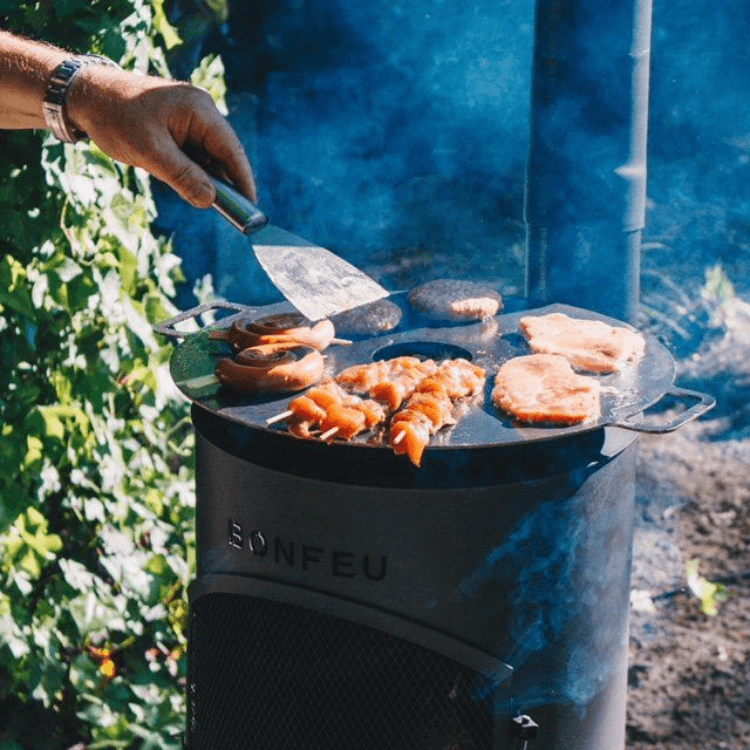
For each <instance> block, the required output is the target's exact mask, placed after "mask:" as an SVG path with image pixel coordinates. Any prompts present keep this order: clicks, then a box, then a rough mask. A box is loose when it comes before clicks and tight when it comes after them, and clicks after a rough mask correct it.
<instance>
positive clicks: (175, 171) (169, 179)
mask: <svg viewBox="0 0 750 750" xmlns="http://www.w3.org/2000/svg"><path fill="white" fill-rule="evenodd" d="M161 156H162V163H161V164H160V167H159V170H158V171H154V174H155V175H156V177H158V178H159V179H160V180H162V181H163V182H166V183H167V184H168V185H169V186H170V187H172V188H173V189H174V190H175V191H176V192H177V194H178V195H179V196H180V197H181V198H183V199H184V200H186V201H187V202H188V203H190V204H192V205H193V206H195V207H196V208H208V207H209V206H210V205H211V204H212V203H213V201H214V198H215V197H216V188H215V187H214V185H213V183H212V182H211V180H210V179H209V177H208V175H207V174H206V172H205V171H204V170H203V169H201V167H200V166H198V164H196V163H195V162H194V161H192V160H191V159H190V158H189V157H188V156H186V155H185V153H184V152H183V151H181V150H180V149H179V148H178V147H177V144H176V143H174V142H171V143H170V144H169V145H168V146H167V147H166V148H164V149H163V150H162V153H161Z"/></svg>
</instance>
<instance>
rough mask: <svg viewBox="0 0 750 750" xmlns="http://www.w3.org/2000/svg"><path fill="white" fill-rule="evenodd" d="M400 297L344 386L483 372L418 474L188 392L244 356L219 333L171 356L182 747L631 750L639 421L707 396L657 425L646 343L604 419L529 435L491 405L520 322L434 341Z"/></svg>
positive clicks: (444, 331) (656, 388)
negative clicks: (185, 692)
mask: <svg viewBox="0 0 750 750" xmlns="http://www.w3.org/2000/svg"><path fill="white" fill-rule="evenodd" d="M394 300H395V301H397V302H398V303H399V304H401V305H402V306H403V307H404V313H405V314H404V319H403V321H402V324H401V325H400V326H399V328H398V329H397V330H395V331H394V332H392V333H389V334H386V335H381V336H377V337H373V338H364V339H362V340H359V341H356V342H355V343H354V344H353V345H352V346H350V347H331V348H330V349H329V350H327V353H329V352H330V353H329V354H328V359H329V366H330V367H331V369H332V371H336V372H338V371H340V370H341V369H342V368H343V367H344V366H346V365H347V364H349V363H352V364H353V363H355V362H365V361H370V360H372V359H378V358H390V357H391V356H398V355H401V354H417V355H423V356H431V357H434V358H446V357H456V356H463V357H466V358H467V359H471V360H472V361H474V362H475V363H476V364H480V365H482V366H484V367H485V368H486V369H487V372H488V384H487V393H486V394H485V399H484V402H483V403H481V404H478V405H476V406H475V407H473V408H472V409H470V411H469V413H468V414H467V415H466V416H465V417H464V418H463V419H461V420H460V421H459V423H458V425H456V426H455V427H454V428H452V430H449V431H447V432H446V433H445V434H442V435H438V436H436V437H435V438H433V441H432V443H431V446H430V447H429V448H428V450H427V451H426V452H425V455H424V459H423V464H422V466H421V467H420V468H417V467H415V466H412V465H411V464H410V463H409V462H408V460H406V459H405V457H404V456H395V455H394V454H393V452H392V450H391V449H390V448H389V447H388V446H383V445H377V444H370V443H368V442H367V441H366V440H362V441H359V442H358V441H356V440H355V441H353V442H351V443H346V444H345V443H338V444H332V445H329V444H326V443H323V442H321V441H316V440H300V439H296V438H294V437H292V436H291V435H289V434H287V433H286V432H285V430H284V428H283V426H282V425H279V424H276V425H273V427H270V428H269V427H268V426H267V425H266V423H265V420H266V419H267V418H268V417H269V416H272V415H273V414H275V413H279V412H281V411H283V410H284V408H285V405H286V403H287V402H288V398H279V397H277V396H274V397H271V398H267V399H260V398H256V399H250V398H243V397H240V396H237V395H233V394H231V393H226V392H225V391H224V389H222V388H221V387H219V386H216V385H213V386H199V388H198V389H197V390H191V388H192V385H194V384H195V383H196V382H197V381H196V376H198V381H200V376H202V375H204V374H205V373H206V371H207V368H210V367H212V366H213V364H212V363H213V362H215V361H216V357H217V356H220V355H221V347H226V346H227V344H226V343H224V342H221V341H216V340H214V339H213V338H212V337H211V336H210V335H208V333H207V331H206V330H205V329H204V331H201V332H199V333H197V334H194V335H192V336H190V337H189V338H187V339H186V340H185V342H183V343H182V344H181V345H180V346H179V347H178V348H177V349H176V350H175V354H174V356H173V358H172V374H173V377H174V378H175V381H176V382H177V383H178V385H180V386H181V387H182V388H183V390H185V392H186V393H187V394H188V395H189V396H190V397H191V398H192V399H193V401H194V406H193V422H194V425H195V428H196V431H197V434H198V450H197V463H196V478H197V555H198V566H197V568H198V569H197V577H196V580H195V582H194V584H193V587H192V591H191V618H190V632H189V639H190V668H189V677H188V679H189V716H188V726H187V733H186V745H187V748H188V750H208V749H209V748H218V747H220V748H222V749H223V750H240V748H242V749H243V750H245V749H249V748H263V749H264V750H320V749H322V748H326V749H327V750H339V749H340V750H351V749H352V748H357V750H370V749H372V750H376V749H377V750H383V749H384V748H393V749H394V750H401V749H402V748H403V750H422V749H424V750H433V749H434V750H443V749H444V748H446V747H450V748H461V749H462V750H504V749H505V748H523V747H525V745H524V743H528V745H527V747H528V748H534V749H535V750H536V749H537V748H540V749H541V748H544V749H545V750H546V749H554V750H558V749H562V748H576V750H580V749H582V748H583V749H585V748H591V750H621V749H622V747H623V744H624V726H625V719H624V717H625V695H626V666H627V620H628V602H629V588H630V555H631V543H632V524H633V505H634V494H635V492H634V486H635V449H636V435H637V433H636V432H635V431H634V429H659V430H665V429H675V428H676V427H677V426H679V424H681V423H682V422H683V421H686V420H687V419H689V418H691V417H693V416H696V415H697V414H698V413H699V411H700V410H703V411H705V410H706V409H707V408H709V406H710V405H709V404H708V402H707V400H706V399H703V398H702V397H701V394H691V395H693V396H695V397H696V398H698V400H699V402H700V403H699V404H698V405H697V406H695V407H692V408H691V409H690V410H688V412H687V413H686V414H687V416H685V415H683V417H681V418H679V419H678V420H676V421H675V422H673V423H671V424H669V425H666V426H660V427H658V428H648V427H647V426H646V425H645V424H644V423H643V422H642V421H641V418H640V416H639V414H640V411H639V410H642V409H645V408H646V407H648V406H649V405H650V404H652V403H653V402H654V401H657V400H658V399H659V398H660V397H661V396H662V395H663V394H664V393H665V392H672V393H674V392H675V390H674V388H673V387H672V378H673V376H674V366H673V362H672V360H671V357H669V355H668V353H667V352H666V350H664V349H663V347H661V345H659V344H658V342H656V341H653V340H649V341H648V344H647V354H646V357H647V360H646V361H647V362H648V364H649V366H648V367H646V368H642V370H643V373H642V374H639V375H637V376H635V377H633V376H629V379H628V380H627V383H626V385H627V397H626V398H625V401H626V402H627V404H623V403H622V401H621V400H618V399H617V398H613V399H612V400H611V401H610V402H607V403H606V404H605V409H604V413H603V417H602V420H601V422H600V423H598V424H593V425H585V426H577V427H571V428H555V429H547V428H531V427H526V428H521V427H518V426H517V425H513V424H512V423H511V422H510V421H509V420H507V419H505V418H503V416H502V415H501V414H499V413H497V412H495V411H494V409H493V408H492V406H491V404H490V401H489V397H488V395H489V389H490V388H491V385H492V382H491V381H492V375H493V374H494V371H495V367H496V365H497V363H499V362H501V361H504V360H505V359H507V358H509V357H511V356H515V355H516V354H518V353H524V352H523V347H524V344H523V342H522V340H521V339H520V337H519V336H518V333H517V331H518V320H519V318H520V316H521V315H522V314H523V313H521V312H516V313H506V314H502V315H498V316H496V317H495V318H492V319H490V320H486V321H482V322H479V323H475V324H471V325H457V326H444V327H441V328H434V327H428V326H426V325H425V324H424V323H425V322H424V321H423V320H421V319H420V318H419V317H418V316H415V315H414V314H413V313H410V312H409V310H408V309H407V308H408V305H407V303H406V302H405V299H404V297H403V296H399V295H395V296H394ZM280 307H281V308H283V306H278V305H276V306H270V307H268V308H247V309H243V310H240V311H239V312H238V313H237V314H238V315H239V316H241V317H250V318H258V317H262V316H263V315H267V314H273V313H276V312H278V311H279V309H280ZM548 310H561V311H566V312H569V313H570V314H573V315H575V314H578V315H579V316H584V317H594V318H596V319H605V318H603V316H601V315H598V314H593V313H587V312H586V311H582V310H575V309H574V308H568V307H565V306H552V307H550V308H548ZM545 311H546V310H543V311H529V314H534V313H535V312H539V313H542V312H545ZM191 312H194V311H191ZM190 314H191V313H186V316H189V315H190ZM183 317H184V316H183ZM234 317H236V316H233V317H230V318H227V319H225V321H223V322H222V323H221V324H220V325H225V326H226V325H229V324H230V323H231V321H232V320H233V319H234ZM605 320H606V319H605ZM610 322H614V321H610ZM172 323H174V321H170V324H172ZM170 324H167V325H166V327H162V332H166V333H169V332H170V331H173V329H172V328H170ZM610 377H611V376H610ZM614 377H615V379H617V378H618V377H620V376H614ZM613 382H614V381H613ZM186 384H188V385H186ZM189 384H192V385H189ZM620 385H623V387H624V385H625V384H623V383H621V384H620ZM679 393H687V392H681V391H679ZM617 425H619V426H617ZM622 427H627V428H628V429H622Z"/></svg>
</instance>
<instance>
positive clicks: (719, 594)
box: [685, 560, 728, 615]
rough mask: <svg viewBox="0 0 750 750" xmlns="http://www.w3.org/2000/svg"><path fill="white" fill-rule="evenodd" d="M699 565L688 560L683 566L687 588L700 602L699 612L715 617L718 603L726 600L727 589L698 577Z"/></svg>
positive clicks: (695, 561)
mask: <svg viewBox="0 0 750 750" xmlns="http://www.w3.org/2000/svg"><path fill="white" fill-rule="evenodd" d="M699 564H700V563H699V561H698V560H689V561H688V563H687V565H686V566H685V572H686V575H687V584H688V588H689V589H690V591H691V592H692V594H693V595H694V596H697V597H698V599H699V600H700V603H701V612H703V614H704V615H715V614H717V613H718V611H719V602H723V601H726V600H727V597H728V593H727V589H726V586H724V585H722V584H721V583H712V582H711V581H708V580H706V579H705V578H703V576H701V575H698V566H699Z"/></svg>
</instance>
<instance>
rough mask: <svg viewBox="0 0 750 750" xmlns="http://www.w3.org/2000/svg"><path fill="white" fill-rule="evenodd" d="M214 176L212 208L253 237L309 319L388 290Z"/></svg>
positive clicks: (263, 260) (266, 264) (258, 253)
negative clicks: (285, 226) (277, 221)
mask: <svg viewBox="0 0 750 750" xmlns="http://www.w3.org/2000/svg"><path fill="white" fill-rule="evenodd" d="M211 179H212V180H213V182H214V184H215V185H216V200H215V202H214V204H213V207H214V208H215V209H216V210H217V211H218V212H219V213H220V214H221V215H222V216H223V217H224V218H225V219H227V220H228V221H229V222H230V223H231V224H233V225H234V226H235V227H237V229H239V230H240V231H241V232H243V233H244V234H247V235H249V241H250V245H251V246H252V248H253V251H254V252H255V257H256V258H257V259H258V262H259V263H260V265H261V266H262V267H263V270H264V271H265V272H266V273H267V274H268V277H269V278H270V279H271V282H272V283H273V284H274V286H275V287H276V288H277V289H278V290H279V291H280V292H281V293H282V294H283V295H284V297H286V299H287V300H289V302H291V303H292V305H294V307H296V308H297V310H299V311H300V312H301V313H302V314H303V315H304V316H305V317H306V318H309V319H310V320H320V319H321V318H326V317H328V316H329V315H334V314H336V313H339V312H342V311H344V310H349V309H350V308H352V307H358V306H359V305H364V304H367V303H368V302H374V301H375V300H378V299H382V298H383V297H387V296H388V295H389V294H390V292H389V291H388V290H387V289H384V288H383V287H382V286H380V284H378V283H377V282H375V281H373V279H371V278H370V277H369V276H367V275H366V274H364V273H362V271H360V270H359V269H358V268H356V267H355V266H353V265H352V264H351V263H347V262H346V261H345V260H343V259H341V258H339V257H338V256H337V255H334V253H332V252H331V251H330V250H326V249H325V248H324V247H320V246H318V245H316V244H315V243H313V242H309V241H308V240H304V239H302V238H301V237H297V236H295V235H293V234H291V233H290V232H286V231H284V230H283V229H278V228H277V227H274V226H271V225H270V224H269V223H268V218H267V217H266V216H265V215H264V214H263V213H262V212H261V211H259V210H258V209H257V208H256V207H255V205H253V203H252V202H251V201H249V200H248V199H247V198H245V196H244V195H242V194H240V193H238V192H237V191H236V190H235V189H234V188H232V187H230V186H229V185H228V184H227V183H226V182H224V181H223V180H220V179H218V178H216V177H214V176H212V177H211Z"/></svg>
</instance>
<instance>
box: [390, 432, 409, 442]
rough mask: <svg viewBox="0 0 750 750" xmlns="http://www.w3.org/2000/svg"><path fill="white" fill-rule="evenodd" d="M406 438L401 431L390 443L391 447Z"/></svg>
mask: <svg viewBox="0 0 750 750" xmlns="http://www.w3.org/2000/svg"><path fill="white" fill-rule="evenodd" d="M405 437H406V433H405V432H404V431H403V430H401V432H399V433H398V435H396V437H395V438H393V440H392V441H391V445H398V444H399V443H400V442H401V441H402V440H403V439H404V438H405Z"/></svg>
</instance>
